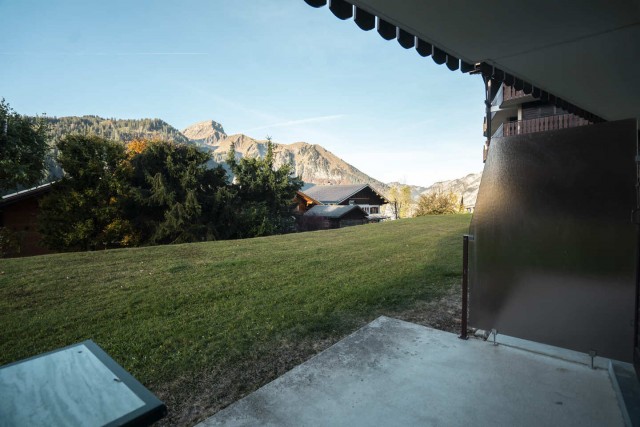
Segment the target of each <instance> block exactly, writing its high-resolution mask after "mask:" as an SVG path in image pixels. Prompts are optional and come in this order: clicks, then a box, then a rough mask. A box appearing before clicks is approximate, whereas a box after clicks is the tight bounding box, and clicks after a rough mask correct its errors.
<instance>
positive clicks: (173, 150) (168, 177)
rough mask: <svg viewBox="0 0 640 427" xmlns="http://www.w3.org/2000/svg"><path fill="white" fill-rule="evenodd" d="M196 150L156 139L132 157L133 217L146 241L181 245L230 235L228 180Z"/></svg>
mask: <svg viewBox="0 0 640 427" xmlns="http://www.w3.org/2000/svg"><path fill="white" fill-rule="evenodd" d="M209 159H210V157H209V155H208V154H207V153H204V152H201V151H199V150H198V149H197V148H196V147H194V146H187V145H178V144H173V143H170V142H163V141H152V142H149V143H148V144H147V145H146V148H144V150H142V151H141V152H139V153H135V154H134V155H133V157H132V158H131V168H132V181H131V184H132V186H133V191H134V197H133V198H132V199H131V200H130V203H129V205H128V209H127V212H128V217H129V218H130V219H131V221H132V222H133V223H134V224H135V226H136V229H138V230H140V233H141V238H142V241H143V242H145V243H152V244H161V243H181V242H194V241H202V240H215V239H222V238H226V237H227V231H226V229H225V227H224V226H222V224H223V223H224V222H228V221H229V216H228V214H227V212H226V209H227V205H228V198H229V197H231V196H232V195H231V194H229V193H228V192H227V191H226V188H225V187H226V185H227V176H226V172H225V171H224V169H223V168H222V167H217V168H215V169H208V168H207V162H208V161H209Z"/></svg>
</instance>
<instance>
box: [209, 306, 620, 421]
mask: <svg viewBox="0 0 640 427" xmlns="http://www.w3.org/2000/svg"><path fill="white" fill-rule="evenodd" d="M219 425H224V426H254V425H260V426H303V425H305V426H306V425H309V426H316V425H323V426H324V425H327V426H328V425H330V426H349V427H354V426H373V425H393V426H408V425H421V426H425V425H442V426H469V425H473V426H483V425H500V426H516V425H517V426H541V425H545V426H552V425H553V426H555V425H558V426H559V425H561V426H622V425H624V418H623V415H622V411H621V409H620V406H619V403H618V401H617V398H616V393H615V392H614V389H613V386H612V382H611V380H610V377H609V374H608V371H607V370H606V369H595V370H594V369H590V367H588V366H585V365H584V364H581V363H576V362H572V361H569V360H564V359H562V358H557V357H551V356H547V355H544V354H540V353H538V352H531V351H527V350H523V349H521V348H517V347H513V346H506V345H497V346H494V345H493V344H492V343H491V342H485V341H481V340H474V339H470V340H468V341H464V340H460V339H458V337H457V336H456V335H454V334H451V333H448V332H443V331H439V330H436V329H431V328H427V327H424V326H420V325H416V324H413V323H408V322H403V321H400V320H395V319H390V318H387V317H380V318H378V319H376V320H375V321H373V322H371V323H370V324H368V325H367V326H365V327H363V328H362V329H360V330H358V331H356V332H355V333H353V334H352V335H350V336H348V337H347V338H345V339H343V340H342V341H340V342H338V343H337V344H335V345H334V346H332V347H330V348H329V349H327V350H325V351H324V352H322V353H320V354H318V355H317V356H315V357H313V358H312V359H310V360H309V361H307V362H305V363H303V364H301V365H299V366H297V367H296V368H294V369H292V370H291V371H289V372H288V373H286V374H285V375H283V376H282V377H280V378H278V379H276V380H274V381H273V382H271V383H269V384H267V385H266V386H264V387H262V388H261V389H259V390H257V391H255V392H254V393H252V394H250V395H248V396H247V397H245V398H244V399H241V400H240V401H238V402H236V403H234V404H232V405H230V406H229V407H227V408H226V409H224V410H222V411H220V412H218V413H217V414H216V415H214V416H213V417H211V418H209V419H207V420H205V421H204V422H202V423H200V424H199V426H200V427H209V426H219Z"/></svg>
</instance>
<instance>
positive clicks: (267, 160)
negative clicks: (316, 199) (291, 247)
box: [227, 137, 302, 237]
mask: <svg viewBox="0 0 640 427" xmlns="http://www.w3.org/2000/svg"><path fill="white" fill-rule="evenodd" d="M227 164H228V165H229V167H230V168H231V171H232V173H233V174H234V181H233V184H232V186H231V187H232V191H233V193H235V194H236V195H237V197H236V212H237V217H238V221H239V223H240V224H241V225H240V226H239V227H238V230H239V235H238V236H236V237H254V236H265V235H270V234H277V233H283V232H286V231H288V230H289V229H291V228H292V227H293V219H292V217H291V206H292V201H293V198H294V196H295V193H296V191H297V190H299V189H300V188H301V187H302V181H301V180H300V179H299V178H297V177H295V176H293V175H292V173H293V170H292V167H291V165H288V164H284V165H282V166H280V167H279V168H277V169H276V168H274V154H273V143H272V142H271V138H270V137H267V152H266V154H265V157H264V158H263V159H261V158H259V157H256V158H246V157H243V158H241V159H240V160H239V161H238V160H236V155H235V147H234V146H233V145H232V146H231V148H230V150H229V153H228V154H227Z"/></svg>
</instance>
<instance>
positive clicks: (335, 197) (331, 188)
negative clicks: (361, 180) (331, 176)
mask: <svg viewBox="0 0 640 427" xmlns="http://www.w3.org/2000/svg"><path fill="white" fill-rule="evenodd" d="M367 187H368V188H370V189H371V191H373V192H374V193H375V194H377V195H378V196H379V197H380V198H381V199H382V200H384V202H383V203H387V200H386V199H385V198H384V197H383V196H381V195H380V194H378V192H377V191H376V190H374V189H373V188H371V186H370V185H369V184H352V185H313V186H309V187H303V189H302V191H303V192H304V194H306V195H307V196H309V197H311V198H313V199H316V200H318V201H320V202H321V203H323V204H333V203H336V204H337V203H341V202H344V201H345V200H347V199H348V198H350V197H352V196H353V195H354V194H356V193H358V192H360V191H362V190H364V189H365V188H367Z"/></svg>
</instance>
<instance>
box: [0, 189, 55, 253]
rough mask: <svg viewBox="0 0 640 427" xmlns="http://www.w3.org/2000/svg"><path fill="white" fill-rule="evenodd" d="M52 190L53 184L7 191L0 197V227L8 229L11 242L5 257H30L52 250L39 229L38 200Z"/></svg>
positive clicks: (3, 249)
mask: <svg viewBox="0 0 640 427" xmlns="http://www.w3.org/2000/svg"><path fill="white" fill-rule="evenodd" d="M50 190H51V183H48V184H44V185H40V186H38V187H34V188H30V189H28V190H23V191H19V192H17V193H12V194H7V195H6V196H3V197H2V198H1V199H0V230H1V229H3V228H4V229H6V232H7V233H8V234H9V239H10V240H11V241H12V242H11V243H10V244H9V245H8V247H7V248H2V252H6V254H4V255H5V256H15V257H17V256H31V255H42V254H47V253H50V252H51V251H49V250H48V249H47V248H45V247H44V245H43V244H42V234H40V232H39V231H38V214H39V212H40V207H39V202H40V199H41V198H42V196H44V195H45V194H47V193H48V192H49V191H50Z"/></svg>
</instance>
